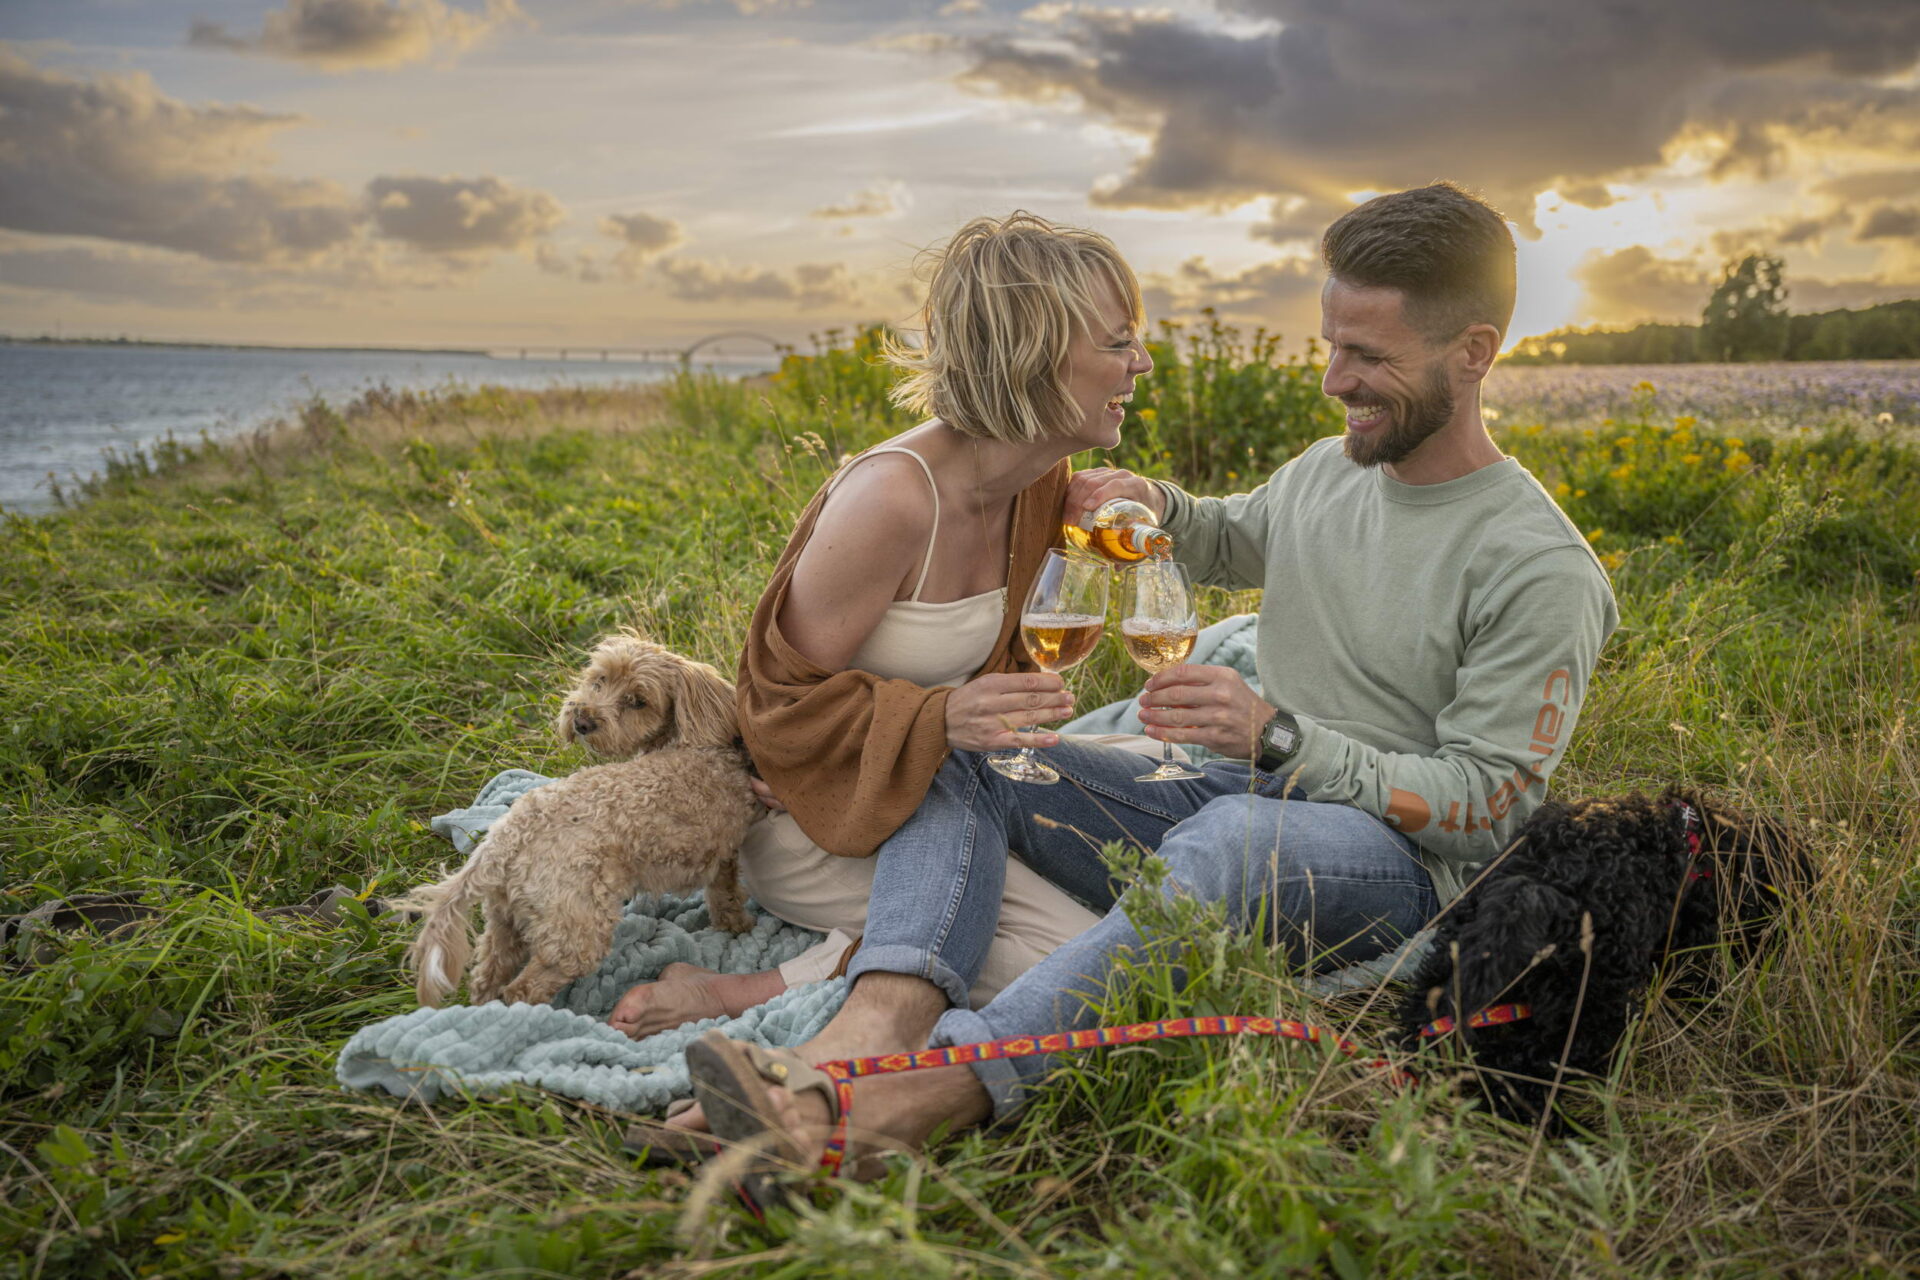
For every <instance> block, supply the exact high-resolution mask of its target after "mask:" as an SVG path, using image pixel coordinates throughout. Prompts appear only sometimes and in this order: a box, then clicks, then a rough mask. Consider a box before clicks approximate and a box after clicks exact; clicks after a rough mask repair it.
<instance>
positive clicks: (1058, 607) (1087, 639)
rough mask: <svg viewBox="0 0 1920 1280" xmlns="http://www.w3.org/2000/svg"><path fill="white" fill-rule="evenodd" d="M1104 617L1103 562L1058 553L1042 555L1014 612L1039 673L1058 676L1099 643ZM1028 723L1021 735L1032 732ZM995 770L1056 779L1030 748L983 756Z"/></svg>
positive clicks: (1021, 778) (1027, 778)
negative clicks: (1022, 601)
mask: <svg viewBox="0 0 1920 1280" xmlns="http://www.w3.org/2000/svg"><path fill="white" fill-rule="evenodd" d="M1106 617H1107V564H1106V562H1105V561H1103V560H1083V559H1080V558H1078V557H1076V556H1069V555H1067V554H1066V553H1065V552H1062V551H1060V550H1058V549H1055V550H1052V551H1049V552H1047V557H1046V559H1045V560H1043V561H1042V562H1041V564H1040V572H1039V573H1038V574H1036V575H1034V579H1033V590H1031V591H1029V592H1027V602H1026V604H1025V605H1024V606H1022V608H1021V610H1020V639H1021V641H1022V642H1023V643H1024V644H1025V645H1026V646H1027V654H1028V656H1029V657H1031V658H1032V659H1033V662H1034V665H1035V666H1037V667H1039V668H1040V669H1041V670H1042V671H1053V672H1060V671H1065V670H1066V669H1067V668H1068V667H1071V666H1074V665H1075V664H1077V663H1079V662H1081V661H1082V660H1084V659H1085V658H1086V656H1087V655H1088V654H1090V653H1092V652H1093V648H1094V646H1095V645H1097V644H1099V643H1100V631H1101V628H1102V627H1104V626H1105V625H1106ZM1037 727H1038V726H1035V725H1029V726H1028V727H1027V728H1025V729H1022V730H1021V731H1020V732H1022V733H1032V732H1034V730H1035V729H1036V728H1037ZM987 764H988V765H989V766H990V767H991V768H993V769H994V771H995V772H998V773H1001V774H1004V775H1005V776H1007V777H1009V778H1012V779H1013V780H1014V781H1015V782H1036V783H1048V782H1058V781H1060V775H1059V773H1057V772H1056V771H1055V770H1054V769H1053V768H1052V767H1051V766H1049V765H1047V764H1045V763H1043V762H1042V761H1040V760H1039V759H1038V758H1037V757H1036V756H1035V755H1034V754H1033V748H1032V747H1022V748H1020V750H1019V751H1018V752H1016V753H1015V754H1013V755H1007V756H989V757H987Z"/></svg>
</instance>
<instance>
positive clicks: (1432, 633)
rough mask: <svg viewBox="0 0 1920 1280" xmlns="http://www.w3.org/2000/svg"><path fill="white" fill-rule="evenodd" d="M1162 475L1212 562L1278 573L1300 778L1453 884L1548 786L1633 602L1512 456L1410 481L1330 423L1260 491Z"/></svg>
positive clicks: (1214, 567) (1206, 576) (1192, 560)
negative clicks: (1362, 453) (1365, 455)
mask: <svg viewBox="0 0 1920 1280" xmlns="http://www.w3.org/2000/svg"><path fill="white" fill-rule="evenodd" d="M1162 487H1163V488H1164V489H1165V490H1166V493H1167V499H1168V507H1167V513H1166V519H1165V520H1164V521H1163V524H1164V526H1165V528H1166V530H1167V532H1168V533H1170V534H1172V535H1173V537H1174V551H1175V555H1176V557H1177V558H1178V559H1179V560H1180V561H1182V562H1183V563H1185V564H1186V565H1187V566H1188V568H1189V570H1190V571H1191V572H1192V573H1193V575H1194V577H1195V578H1196V579H1197V580H1199V581H1203V582H1208V583H1212V584H1214V585H1216V586H1222V587H1230V588H1235V589H1245V588H1250V587H1261V588H1264V594H1263V595H1262V598H1261V603H1260V637H1259V645H1258V649H1257V651H1256V654H1255V659H1254V665H1255V668H1256V669H1257V670H1258V672H1259V675H1260V683H1261V688H1262V691H1263V692H1264V694H1265V696H1266V700H1267V701H1268V702H1270V703H1273V704H1274V705H1276V706H1278V707H1280V708H1281V709H1282V710H1285V711H1289V712H1292V713H1293V714H1294V715H1295V716H1297V717H1298V718H1299V721H1300V729H1301V734H1302V741H1301V746H1300V750H1299V753H1298V754H1297V755H1295V756H1294V758H1293V759H1292V760H1291V761H1290V762H1289V763H1288V766H1287V768H1288V769H1289V771H1293V770H1298V775H1297V779H1298V780H1297V785H1299V786H1300V787H1302V788H1304V789H1305V792H1306V795H1307V798H1308V799H1310V800H1314V801H1326V802H1333V803H1339V804H1350V805H1353V806H1354V807H1356V808H1358V809H1361V810H1364V811H1365V812H1367V813H1371V814H1373V815H1374V816H1376V817H1379V818H1381V819H1383V820H1384V821H1386V822H1387V823H1389V824H1390V825H1392V826H1394V827H1395V828H1396V829H1398V830H1399V831H1400V832H1401V833H1402V834H1404V835H1406V836H1407V837H1408V838H1409V839H1411V840H1413V841H1414V842H1415V843H1416V844H1417V845H1418V846H1419V849H1420V855H1421V860H1422V862H1423V863H1424V865H1425V866H1426V869H1427V871H1428V874H1429V875H1431V876H1432V878H1433V885H1434V889H1435V890H1436V891H1437V892H1438V894H1439V896H1440V900H1441V901H1442V902H1447V901H1450V900H1451V899H1453V898H1454V897H1455V896H1457V895H1458V894H1459V893H1460V891H1461V890H1462V889H1463V888H1464V887H1465V885H1466V882H1467V879H1468V878H1469V876H1470V874H1471V868H1472V867H1473V866H1474V865H1475V864H1478V863H1482V862H1485V861H1486V860H1488V859H1489V858H1491V857H1493V856H1494V855H1495V854H1496V853H1498V852H1499V851H1500V850H1501V849H1503V848H1505V847H1506V845H1507V844H1508V843H1509V842H1510V841H1511V840H1512V838H1513V834H1514V832H1515V830H1516V829H1518V827H1519V826H1520V824H1521V823H1522V822H1524V821H1525V820H1526V818H1527V816H1528V815H1529V814H1531V813H1532V812H1533V811H1534V809H1535V808H1536V807H1538V805H1539V804H1540V801H1541V799H1542V798H1543V797H1544V795H1545V792H1546V782H1547V778H1548V776H1549V775H1551V774H1552V772H1553V770H1554V768H1555V766H1557V765H1558V764H1559V762H1560V759H1561V757H1562V756H1563V755H1564V754H1565V752H1566V746H1567V740H1568V738H1569V737H1570V736H1571V735H1572V733H1573V726H1574V722H1575V721H1576V720H1577V718H1578V716H1579V712H1580V704H1581V701H1582V699H1583V698H1585V696H1586V691H1587V681H1588V679H1589V677H1590V676H1591V675H1592V673H1593V667H1594V662H1595V660H1596V659H1597V658H1598V657H1599V654H1600V649H1601V646H1602V645H1603V644H1605V643H1606V639H1607V637H1608V635H1610V634H1611V633H1612V631H1613V628H1614V625H1615V623H1617V622H1618V621H1619V613H1618V611H1617V609H1616V607H1615V605H1614V600H1613V591H1612V589H1611V588H1610V587H1609V586H1608V583H1607V576H1606V572H1605V570H1603V569H1602V568H1601V566H1600V563H1599V561H1598V560H1597V559H1595V557H1594V554H1593V551H1592V549H1591V548H1590V547H1589V546H1588V545H1587V541H1586V539H1585V538H1583V537H1582V536H1581V534H1580V531H1579V530H1578V529H1577V528H1575V527H1574V525H1573V522H1572V521H1570V520H1568V519H1567V517H1566V514H1565V513H1564V512H1562V511H1561V510H1560V508H1559V507H1558V506H1556V505H1555V504H1554V501H1553V499H1552V498H1551V497H1550V496H1548V494H1547V492H1546V490H1545V489H1543V488H1541V486H1540V483H1539V481H1537V480H1535V479H1534V478H1533V476H1532V475H1531V474H1529V473H1528V472H1527V471H1526V470H1525V469H1524V468H1523V467H1521V465H1520V464H1519V462H1518V461H1516V460H1515V459H1513V458H1504V459H1502V460H1501V461H1499V462H1497V463H1494V464H1493V465H1491V466H1487V467H1482V468H1481V469H1480V470H1478V471H1475V472H1472V473H1470V474H1468V475H1465V476H1461V477H1460V478H1459V479H1456V480H1449V481H1446V482H1445V483H1442V484H1432V485H1409V484H1402V483H1400V482H1399V481H1397V480H1394V479H1392V478H1391V477H1389V476H1387V475H1386V473H1385V472H1383V471H1381V470H1379V469H1378V468H1372V469H1368V468H1362V467H1358V466H1356V465H1354V464H1353V463H1352V462H1350V461H1348V460H1347V458H1346V455H1345V453H1344V452H1343V451H1342V448H1341V442H1340V438H1339V437H1330V438H1328V439H1325V440H1321V441H1318V442H1316V443H1315V444H1313V445H1312V446H1311V447H1309V448H1308V449H1307V450H1306V451H1305V452H1304V453H1302V454H1301V455H1300V456H1299V457H1298V458H1295V459H1294V460H1293V461H1291V462H1289V463H1288V464H1287V465H1285V466H1283V467H1281V468H1280V470H1279V471H1277V472H1275V473H1274V475H1273V476H1272V478H1270V479H1269V480H1268V481H1267V482H1266V483H1265V484H1263V485H1261V486H1260V487H1259V488H1257V489H1255V490H1254V491H1253V492H1251V493H1243V494H1237V495H1235V496H1233V497H1228V498H1196V497H1194V496H1193V495H1191V494H1188V493H1186V492H1185V491H1183V490H1181V489H1179V488H1177V487H1176V486H1173V485H1163V486H1162Z"/></svg>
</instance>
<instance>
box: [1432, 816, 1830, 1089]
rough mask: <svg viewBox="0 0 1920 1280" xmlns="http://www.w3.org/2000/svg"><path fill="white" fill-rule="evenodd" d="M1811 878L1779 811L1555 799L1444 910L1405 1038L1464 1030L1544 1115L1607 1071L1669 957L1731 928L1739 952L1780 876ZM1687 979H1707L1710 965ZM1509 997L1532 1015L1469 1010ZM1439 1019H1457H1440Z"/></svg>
mask: <svg viewBox="0 0 1920 1280" xmlns="http://www.w3.org/2000/svg"><path fill="white" fill-rule="evenodd" d="M1810 879H1811V863H1810V862H1809V861H1808V859H1807V857H1806V855H1805V853H1804V852H1803V851H1802V850H1801V848H1800V847H1799V845H1798V843H1797V842H1796V841H1795V840H1794V839H1793V838H1792V837H1791V836H1790V835H1789V833H1788V831H1787V829H1786V828H1785V827H1784V826H1783V825H1782V824H1781V823H1779V822H1776V821H1774V820H1772V819H1769V818H1755V817H1750V816H1747V815H1745V814H1742V813H1740V812H1738V811H1736V810H1734V809H1731V808H1729V807H1727V806H1725V805H1722V804H1719V803H1717V802H1715V801H1713V800H1710V799H1707V798H1704V797H1702V796H1699V795H1697V794H1695V793H1693V792H1691V791H1687V790H1683V789H1681V788H1677V787H1670V788H1668V789H1667V790H1666V791H1664V792H1662V793H1661V794H1660V795H1659V796H1657V797H1652V798H1649V797H1647V796H1645V795H1640V794H1633V795H1628V796H1623V797H1620V798H1617V799H1596V800H1581V801H1577V802H1574V803H1561V802H1558V801H1551V800H1550V801H1547V802H1546V803H1545V804H1543V805H1541V807H1540V809H1539V811H1538V812H1536V813H1535V814H1534V815H1533V816H1532V817H1531V818H1530V819H1528V820H1527V822H1526V824H1525V825H1524V826H1522V827H1521V828H1520V831H1519V833H1518V835H1517V837H1516V839H1515V843H1514V845H1513V847H1511V848H1510V849H1509V850H1508V851H1507V852H1506V853H1505V854H1504V855H1503V856H1502V857H1501V858H1500V859H1499V861H1497V862H1496V863H1494V864H1493V866H1492V867H1491V868H1490V869H1489V870H1488V871H1487V872H1486V873H1485V875H1483V876H1482V877H1481V878H1480V879H1479V880H1478V881H1477V882H1476V883H1475V884H1474V885H1473V886H1472V887H1471V888H1469V889H1468V891H1467V892H1466V894H1464V895H1463V896H1462V897H1461V898H1460V899H1459V900H1458V901H1457V902H1456V903H1455V904H1454V906H1453V908H1452V910H1450V911H1448V912H1446V913H1445V914H1444V915H1442V916H1441V918H1440V922H1439V924H1438V925H1437V926H1436V927H1435V933H1436V936H1435V939H1434V941H1435V945H1434V949H1433V951H1432V952H1431V953H1430V954H1429V956H1428V958H1427V960H1426V962H1425V963H1424V964H1423V965H1422V966H1421V967H1420V969H1419V971H1418V972H1417V973H1415V974H1414V976H1413V978H1412V979H1411V981H1412V989H1411V992H1410V993H1409V995H1408V997H1407V999H1406V1000H1405V1002H1404V1003H1403V1004H1402V1006H1401V1008H1400V1015H1399V1016H1400V1023H1401V1027H1402V1031H1403V1039H1402V1043H1403V1045H1404V1046H1405V1047H1407V1048H1410V1049H1411V1048H1414V1047H1416V1046H1418V1045H1419V1044H1421V1043H1423V1042H1426V1041H1431V1040H1436V1039H1438V1040H1452V1039H1455V1038H1458V1039H1459V1040H1460V1041H1461V1042H1462V1043H1464V1045H1465V1046H1466V1048H1467V1050H1468V1051H1469V1054H1470V1056H1471V1062H1472V1066H1473V1068H1474V1073H1473V1074H1474V1077H1475V1078H1476V1079H1477V1081H1478V1083H1479V1085H1480V1088H1481V1090H1482V1091H1483V1093H1484V1094H1485V1096H1486V1099H1487V1102H1488V1103H1489V1104H1490V1105H1491V1106H1492V1108H1493V1109H1494V1110H1495V1111H1496V1112H1498V1113H1499V1114H1501V1115H1504V1116H1507V1117H1508V1118H1510V1119H1515V1120H1525V1121H1538V1120H1541V1119H1542V1118H1543V1117H1544V1116H1545V1113H1546V1111H1547V1108H1548V1107H1549V1106H1550V1105H1551V1102H1552V1095H1553V1093H1554V1091H1555V1089H1554V1086H1555V1082H1556V1081H1557V1080H1564V1079H1577V1078H1580V1077H1582V1076H1596V1075H1597V1076H1604V1075H1605V1074H1606V1072H1607V1069H1608V1059H1609V1058H1610V1057H1611V1056H1612V1054H1613V1051H1614V1048H1615V1047H1616V1046H1617V1045H1618V1044H1619V1043H1620V1039H1621V1037H1622V1036H1623V1035H1624V1034H1625V1033H1626V1029H1627V1024H1628V1023H1629V1022H1630V1021H1631V1020H1632V1018H1633V1017H1634V1015H1635V1014H1636V1013H1637V1012H1638V1010H1639V1007H1640V997H1641V995H1642V993H1643V992H1644V991H1645V990H1646V988H1647V984H1648V983H1649V982H1651V981H1652V979H1653V977H1654V974H1655V973H1656V972H1657V971H1658V970H1659V968H1660V967H1661V965H1662V964H1663V963H1664V962H1665V961H1666V960H1667V959H1668V957H1669V956H1672V957H1674V958H1675V959H1676V961H1679V960H1681V959H1682V953H1685V952H1689V951H1695V950H1696V949H1698V948H1705V947H1709V946H1711V945H1712V944H1713V943H1714V942H1715V941H1716V940H1719V939H1722V938H1724V939H1726V940H1727V941H1728V943H1729V944H1730V945H1731V946H1733V947H1734V948H1735V949H1736V953H1738V954H1744V953H1745V952H1746V951H1748V950H1749V949H1750V948H1751V947H1752V946H1753V945H1754V944H1755V943H1756V942H1757V941H1758V939H1759V937H1760V934H1761V933H1762V931H1763V927H1764V925H1765V924H1766V922H1767V921H1768V920H1770V919H1771V918H1772V917H1773V916H1774V914H1775V913H1776V911H1777V910H1778V908H1779V904H1780V893H1781V890H1782V889H1783V888H1786V887H1788V886H1790V885H1799V884H1805V883H1807V882H1808V881H1809V880H1810ZM1700 958H1701V957H1700V956H1699V955H1696V956H1695V957H1694V959H1696V960H1697V959H1700ZM1679 980H1681V981H1683V982H1691V983H1693V984H1694V985H1695V987H1696V989H1698V988H1699V987H1700V986H1701V985H1702V984H1704V982H1705V981H1706V978H1705V966H1704V965H1698V964H1695V965H1691V966H1690V968H1689V970H1688V971H1687V972H1686V973H1685V974H1684V975H1682V976H1681V977H1680V979H1679ZM1512 1004H1519V1005H1525V1006H1527V1007H1528V1008H1529V1009H1530V1010H1531V1013H1530V1015H1529V1016H1527V1017H1524V1018H1520V1019H1518V1020H1516V1021H1512V1022H1506V1023H1501V1024H1497V1025H1489V1026H1480V1027H1474V1026H1470V1025H1460V1024H1463V1023H1465V1022H1466V1020H1467V1017H1468V1016H1470V1015H1472V1014H1474V1013H1477V1012H1480V1011H1483V1010H1487V1009H1491V1008H1494V1007H1496V1006H1502V1005H1512ZM1441 1019H1448V1020H1451V1021H1452V1023H1453V1024H1455V1025H1452V1026H1451V1027H1450V1028H1447V1027H1446V1024H1444V1023H1443V1024H1442V1028H1435V1027H1434V1024H1435V1023H1436V1022H1437V1021H1439V1020H1441ZM1443 1028H1444V1029H1443ZM1423 1030H1425V1031H1426V1034H1425V1035H1423V1034H1422V1032H1423ZM1436 1031H1439V1032H1440V1034H1439V1035H1437V1036H1436V1035H1435V1032H1436ZM1563 1062H1564V1066H1563Z"/></svg>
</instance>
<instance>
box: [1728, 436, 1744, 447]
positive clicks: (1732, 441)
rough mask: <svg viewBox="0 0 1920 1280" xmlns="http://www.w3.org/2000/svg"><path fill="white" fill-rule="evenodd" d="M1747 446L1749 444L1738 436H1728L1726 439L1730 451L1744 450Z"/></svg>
mask: <svg viewBox="0 0 1920 1280" xmlns="http://www.w3.org/2000/svg"><path fill="white" fill-rule="evenodd" d="M1746 444H1747V442H1746V441H1745V440H1742V439H1741V438H1740V437H1738V436H1728V437H1727V439H1726V446H1727V448H1729V449H1744V448H1745V447H1746Z"/></svg>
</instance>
